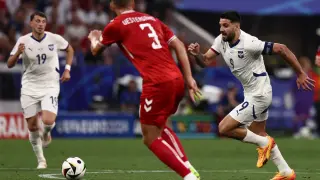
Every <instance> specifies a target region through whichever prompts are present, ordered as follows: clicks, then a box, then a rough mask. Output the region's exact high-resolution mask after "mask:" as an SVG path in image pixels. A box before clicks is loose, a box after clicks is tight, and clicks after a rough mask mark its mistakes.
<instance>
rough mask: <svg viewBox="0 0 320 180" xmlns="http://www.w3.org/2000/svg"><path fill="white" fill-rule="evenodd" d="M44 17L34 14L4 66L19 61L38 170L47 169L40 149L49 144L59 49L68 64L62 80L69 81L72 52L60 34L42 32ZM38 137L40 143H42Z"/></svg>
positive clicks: (57, 85) (25, 112) (23, 102)
mask: <svg viewBox="0 0 320 180" xmlns="http://www.w3.org/2000/svg"><path fill="white" fill-rule="evenodd" d="M46 24H47V17H46V15H45V14H44V13H42V12H35V13H33V14H32V15H31V17H30V26H31V28H32V32H31V33H29V34H27V35H24V36H21V37H20V38H19V39H18V41H17V43H16V45H15V46H14V48H13V50H12V51H11V53H10V57H9V59H8V62H7V65H8V67H9V68H12V67H14V66H15V64H16V62H17V61H18V59H19V57H20V58H22V64H23V74H22V81H21V86H22V87H21V97H20V101H21V106H22V109H23V115H24V118H25V119H26V120H27V122H28V129H29V140H30V143H31V145H32V148H33V151H34V153H35V155H36V156H37V160H38V167H37V168H38V169H45V168H47V163H46V159H45V157H44V155H43V150H42V147H47V146H48V145H49V143H50V142H51V135H50V132H51V130H52V129H53V128H54V126H55V120H56V116H57V112H58V95H59V92H60V83H59V79H60V77H59V76H60V75H59V59H58V52H59V50H65V51H67V65H66V67H65V70H64V73H63V75H62V77H61V81H62V82H64V81H68V80H69V79H70V67H71V64H72V59H73V54H74V51H73V49H72V47H71V46H70V45H69V43H68V42H67V41H66V40H65V39H64V38H63V37H61V36H60V35H57V34H53V33H50V32H46V31H44V30H45V28H46ZM40 111H41V112H42V121H43V124H44V132H43V134H40V132H39V127H38V121H37V115H38V112H40ZM41 138H42V140H43V142H42V141H41Z"/></svg>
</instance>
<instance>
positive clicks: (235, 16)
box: [220, 11, 241, 23]
mask: <svg viewBox="0 0 320 180" xmlns="http://www.w3.org/2000/svg"><path fill="white" fill-rule="evenodd" d="M220 18H221V19H229V20H230V21H231V22H232V23H233V22H238V23H240V22H241V16H240V15H239V13H238V12H237V11H226V12H224V13H222V14H221V15H220Z"/></svg>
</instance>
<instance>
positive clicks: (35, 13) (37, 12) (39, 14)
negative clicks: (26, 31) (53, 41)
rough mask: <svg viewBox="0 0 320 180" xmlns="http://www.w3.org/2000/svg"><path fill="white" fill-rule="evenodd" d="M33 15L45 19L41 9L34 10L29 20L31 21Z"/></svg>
mask: <svg viewBox="0 0 320 180" xmlns="http://www.w3.org/2000/svg"><path fill="white" fill-rule="evenodd" d="M35 16H40V17H43V18H45V19H47V16H46V14H45V13H43V12H41V11H36V12H34V13H32V14H31V16H30V21H32V20H33V18H34V17H35Z"/></svg>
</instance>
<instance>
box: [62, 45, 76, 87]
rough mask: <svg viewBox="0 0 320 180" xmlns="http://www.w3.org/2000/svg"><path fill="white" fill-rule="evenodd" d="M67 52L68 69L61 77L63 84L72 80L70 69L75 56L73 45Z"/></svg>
mask: <svg viewBox="0 0 320 180" xmlns="http://www.w3.org/2000/svg"><path fill="white" fill-rule="evenodd" d="M66 52H67V64H66V68H65V70H64V72H63V74H62V76H61V82H66V81H69V80H70V78H71V75H70V69H71V64H72V60H73V56H74V50H73V48H72V46H71V45H69V46H68V48H67V50H66Z"/></svg>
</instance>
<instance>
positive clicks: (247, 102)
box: [229, 91, 272, 126]
mask: <svg viewBox="0 0 320 180" xmlns="http://www.w3.org/2000/svg"><path fill="white" fill-rule="evenodd" d="M271 101H272V91H270V92H268V93H266V94H264V95H260V96H247V97H245V99H244V101H243V102H242V103H241V104H239V105H238V106H237V107H235V108H234V109H233V110H232V111H231V112H230V113H229V115H230V116H231V117H232V118H233V119H235V120H236V121H238V122H240V123H241V124H243V125H246V126H249V125H250V124H251V123H252V122H253V121H257V122H262V121H265V120H267V119H268V108H269V106H270V105H271Z"/></svg>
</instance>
